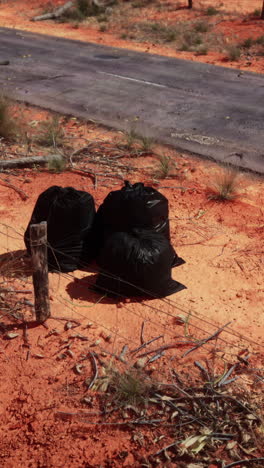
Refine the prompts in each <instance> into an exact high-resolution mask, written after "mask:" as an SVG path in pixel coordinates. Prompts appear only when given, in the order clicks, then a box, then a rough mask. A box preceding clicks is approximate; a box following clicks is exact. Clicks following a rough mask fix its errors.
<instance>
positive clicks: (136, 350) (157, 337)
mask: <svg viewBox="0 0 264 468" xmlns="http://www.w3.org/2000/svg"><path fill="white" fill-rule="evenodd" d="M143 323H144V322H143ZM163 336H164V335H159V336H156V337H155V338H152V339H151V340H149V341H146V342H145V343H143V344H142V345H140V346H139V347H138V348H136V349H133V350H132V351H131V353H137V352H138V351H140V350H141V349H144V348H146V346H148V345H149V344H150V343H153V341H156V340H159V339H160V338H163Z"/></svg>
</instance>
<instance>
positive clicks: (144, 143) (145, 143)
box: [138, 135, 154, 153]
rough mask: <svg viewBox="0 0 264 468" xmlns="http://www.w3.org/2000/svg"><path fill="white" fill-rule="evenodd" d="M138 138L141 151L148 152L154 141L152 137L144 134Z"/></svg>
mask: <svg viewBox="0 0 264 468" xmlns="http://www.w3.org/2000/svg"><path fill="white" fill-rule="evenodd" d="M138 139H139V140H140V143H141V149H142V151H144V153H148V152H150V151H151V149H152V146H153V143H154V140H153V138H151V137H148V136H145V135H139V136H138Z"/></svg>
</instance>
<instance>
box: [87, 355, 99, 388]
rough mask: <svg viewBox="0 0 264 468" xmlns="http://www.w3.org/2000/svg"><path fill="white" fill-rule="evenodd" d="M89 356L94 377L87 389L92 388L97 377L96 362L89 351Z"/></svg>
mask: <svg viewBox="0 0 264 468" xmlns="http://www.w3.org/2000/svg"><path fill="white" fill-rule="evenodd" d="M89 356H91V360H92V366H93V370H94V376H93V378H92V380H91V382H90V384H89V386H88V389H90V388H92V386H93V384H94V382H95V381H96V379H97V377H98V366H97V362H96V359H95V356H94V353H92V352H91V351H90V352H89Z"/></svg>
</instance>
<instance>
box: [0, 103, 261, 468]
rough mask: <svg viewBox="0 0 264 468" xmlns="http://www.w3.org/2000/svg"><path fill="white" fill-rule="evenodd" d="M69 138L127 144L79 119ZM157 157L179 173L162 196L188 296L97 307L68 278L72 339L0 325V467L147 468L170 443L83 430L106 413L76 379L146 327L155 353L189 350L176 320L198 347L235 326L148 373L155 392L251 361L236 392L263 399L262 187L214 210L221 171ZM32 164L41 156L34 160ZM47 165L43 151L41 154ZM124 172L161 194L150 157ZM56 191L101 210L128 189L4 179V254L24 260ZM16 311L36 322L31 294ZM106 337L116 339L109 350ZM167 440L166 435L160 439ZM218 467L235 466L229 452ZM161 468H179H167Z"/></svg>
mask: <svg viewBox="0 0 264 468" xmlns="http://www.w3.org/2000/svg"><path fill="white" fill-rule="evenodd" d="M20 112H21V111H20ZM17 114H18V111H17ZM22 114H23V115H24V118H25V119H26V120H27V121H31V122H36V121H37V120H42V119H44V118H46V115H47V113H46V112H42V111H40V110H38V109H30V108H29V107H26V108H24V109H22ZM64 128H65V130H66V135H67V136H68V138H69V140H70V138H72V137H73V136H75V137H78V138H77V139H76V141H75V147H76V148H77V147H78V146H83V143H81V141H82V140H80V139H79V137H80V136H81V137H83V138H84V137H86V138H88V139H89V140H91V139H96V140H98V138H100V139H101V140H107V141H112V142H113V141H118V140H120V138H121V135H120V134H114V133H113V132H110V131H108V130H106V129H100V128H96V127H95V126H94V125H92V124H87V125H86V124H81V123H78V121H76V119H65V120H64ZM24 150H25V147H24V146H23V145H20V146H18V145H12V146H9V147H7V148H6V151H8V152H9V153H10V154H12V151H13V155H14V156H15V152H17V153H19V152H20V153H21V152H23V151H24ZM155 150H156V151H157V152H160V151H166V153H167V154H169V155H170V156H171V158H172V159H173V160H174V161H175V162H176V163H177V165H178V169H177V170H176V172H175V176H174V177H173V178H170V177H169V178H167V179H164V180H163V181H160V182H159V183H158V184H157V185H156V186H157V187H158V188H159V189H160V191H161V192H162V193H163V194H164V195H166V196H167V197H168V199H169V202H170V220H171V234H172V243H173V245H174V246H175V248H176V250H177V252H178V253H179V255H180V256H182V257H183V258H185V259H186V264H185V265H183V266H181V267H179V268H176V269H175V270H174V271H173V277H174V278H175V279H177V280H179V281H180V282H182V283H183V284H185V285H186V286H187V287H188V289H187V290H185V291H182V292H180V293H178V294H176V295H174V296H172V297H170V298H168V300H164V301H160V300H151V301H144V302H143V303H139V302H133V301H130V300H127V301H123V302H121V303H117V302H116V301H114V300H106V299H102V300H101V302H100V303H96V302H97V301H98V295H97V294H95V293H92V292H90V291H89V290H88V288H87V282H89V281H90V280H91V279H92V277H93V276H94V274H93V273H88V272H81V271H77V272H74V273H72V274H69V275H64V274H63V275H60V276H58V275H56V274H50V275H49V276H50V299H51V310H52V315H53V317H64V318H65V319H68V320H69V321H70V320H77V321H78V322H79V326H78V327H77V328H76V329H69V330H65V328H64V325H65V323H66V321H63V320H59V319H54V318H53V319H49V320H48V322H47V325H48V329H46V328H44V327H42V326H38V327H33V328H31V327H30V326H28V329H27V331H26V332H25V329H24V331H23V328H24V326H23V323H22V328H21V325H19V323H21V322H20V321H17V320H14V319H13V320H11V322H10V320H6V317H5V311H4V310H3V313H2V316H1V321H2V322H1V323H2V324H3V326H7V325H8V324H9V328H8V329H9V330H11V331H12V332H15V333H17V334H18V336H17V337H16V338H14V339H9V340H8V339H7V340H5V339H3V340H2V346H1V361H0V376H1V377H0V395H1V398H0V401H1V405H0V413H1V418H2V425H1V428H0V435H1V443H0V457H1V460H2V461H1V466H3V467H4V468H13V467H14V466H23V468H24V467H32V468H37V467H43V468H44V467H50V468H51V467H52V468H53V467H56V468H57V467H65V466H66V467H70V466H71V467H73V468H79V467H99V466H103V467H107V466H113V467H118V466H124V467H133V466H135V467H137V466H138V467H139V466H143V465H142V456H146V455H149V454H151V453H153V452H155V451H157V450H158V448H159V447H160V448H161V447H162V446H164V445H166V444H169V443H170V442H171V439H170V438H168V437H166V435H165V438H164V440H162V442H161V445H158V446H153V443H152V436H151V431H149V430H148V429H145V428H144V429H140V431H138V430H129V431H127V430H121V429H119V428H116V427H114V428H113V427H112V428H110V427H109V428H105V427H104V426H94V425H92V424H87V423H85V422H82V420H80V418H81V416H80V413H81V414H82V418H83V417H84V416H83V414H89V416H87V418H88V419H89V420H90V421H91V419H92V422H94V421H95V419H94V416H93V414H94V412H95V413H96V411H98V405H97V403H96V401H97V399H96V398H97V397H96V394H94V393H93V392H88V395H89V396H91V398H92V404H91V407H89V406H88V408H87V405H85V404H84V403H82V402H81V400H82V398H83V396H84V395H87V390H86V389H85V386H84V380H85V379H86V378H90V376H91V372H92V369H91V366H90V363H89V361H85V367H84V371H83V374H82V375H76V373H75V372H74V366H75V364H77V363H79V362H80V360H81V358H82V356H83V355H85V354H87V352H88V351H89V350H92V351H96V352H97V353H99V355H100V356H102V358H103V359H105V358H106V357H107V356H108V354H106V353H114V354H115V355H117V354H119V353H120V351H121V349H122V347H123V346H124V345H128V346H129V349H132V348H135V347H137V346H139V344H140V340H139V338H140V330H141V325H142V322H143V321H145V340H149V339H152V338H153V337H156V336H158V335H160V334H162V335H163V338H162V339H161V340H159V341H158V343H159V344H157V345H155V343H154V344H153V345H152V346H153V349H155V348H156V347H157V348H158V347H159V346H161V345H162V344H168V343H173V342H175V340H176V341H186V336H184V326H183V325H179V324H177V321H176V320H175V316H178V315H181V314H182V315H185V316H186V315H188V314H190V320H189V333H191V334H192V335H193V336H195V338H204V337H207V336H208V335H210V334H212V333H213V332H214V331H215V330H216V329H217V328H218V327H220V326H222V325H224V324H226V323H227V322H229V321H231V324H230V325H229V327H228V329H227V330H226V331H225V332H223V333H222V334H221V335H220V338H219V339H218V340H217V343H216V342H215V341H213V342H212V344H210V343H208V344H207V345H206V346H204V347H203V348H201V349H200V350H198V351H197V352H195V353H191V354H190V355H189V356H188V357H186V358H182V357H181V356H182V354H183V352H184V351H185V350H186V349H189V347H190V346H187V348H185V347H183V348H182V347H181V345H178V347H177V348H176V349H172V350H168V351H167V352H166V355H165V357H163V358H162V359H159V360H158V361H155V362H154V363H153V364H152V365H150V366H149V372H150V373H151V375H152V378H154V379H157V380H159V381H160V380H162V381H166V380H167V378H168V377H169V373H170V371H172V370H173V369H175V368H176V369H177V370H178V371H179V370H180V372H181V375H183V376H184V375H186V376H187V375H193V376H195V372H194V361H195V360H196V361H197V360H199V361H200V362H206V359H209V362H214V358H213V356H214V355H217V360H216V362H215V364H213V365H215V366H216V371H217V372H219V369H220V368H221V367H222V370H221V372H222V371H223V365H224V363H232V362H236V359H237V355H238V353H239V352H241V351H245V350H248V352H249V353H250V363H251V369H252V371H251V373H252V375H251V376H250V375H248V374H243V373H242V374H241V376H240V380H239V385H240V386H241V385H242V387H245V388H248V389H250V392H251V394H252V395H253V394H255V393H256V395H257V394H258V392H259V390H260V388H259V386H260V383H257V382H256V380H255V378H253V377H254V375H255V374H256V375H257V374H258V373H259V370H258V369H260V368H261V366H262V367H263V362H264V361H263V326H264V316H263V299H264V295H263V289H262V288H263V281H262V279H263V275H262V271H263V229H264V224H263V203H264V197H263V182H262V180H261V179H258V178H257V177H253V176H251V175H246V174H240V176H239V189H240V190H241V193H242V196H241V197H240V198H239V199H237V200H236V201H233V202H226V203H219V202H216V201H213V200H211V201H210V200H208V197H207V190H208V186H210V185H211V183H212V182H213V181H214V180H215V178H216V175H217V173H218V172H219V171H220V169H219V168H218V167H217V165H216V164H214V163H212V162H209V161H208V162H201V161H199V160H198V159H194V158H191V157H189V156H187V155H182V154H179V153H176V152H175V151H173V150H171V149H168V148H167V149H166V148H165V149H164V148H160V147H158V146H157V147H156V148H155ZM33 152H34V154H35V150H34V148H33ZM46 152H47V150H46ZM40 153H41V151H36V154H40ZM42 153H45V150H43V151H42ZM14 156H13V157H14ZM5 157H6V156H5ZM120 161H122V163H123V164H124V165H128V166H129V165H132V166H133V168H134V169H133V171H132V172H130V173H126V171H125V169H124V170H122V176H123V177H124V178H126V177H129V178H130V180H131V181H132V182H136V181H138V180H141V181H146V182H147V183H152V184H153V183H155V181H153V176H152V174H153V168H154V167H155V165H156V164H157V160H156V159H155V157H154V156H153V155H148V156H141V157H139V158H133V159H131V157H129V155H127V157H124V158H122V159H121V160H120ZM77 167H81V168H86V169H88V170H89V168H90V167H91V168H93V169H94V165H91V164H89V162H88V161H87V160H86V159H85V158H84V159H82V160H81V161H79V162H76V166H75V168H77ZM114 173H116V172H115V171H114ZM6 182H7V183H9V184H10V183H11V184H13V185H14V186H16V187H17V188H19V189H21V190H23V192H25V193H26V194H27V195H28V198H27V199H26V200H23V199H21V196H20V195H19V193H17V192H16V191H14V190H13V189H12V188H10V187H6V186H4V183H6ZM53 184H58V185H62V186H68V185H71V186H74V187H75V188H77V189H81V190H87V191H89V192H90V193H91V194H92V195H93V196H94V198H95V200H96V203H97V205H98V204H100V203H101V202H102V200H103V199H104V197H105V196H106V195H107V194H108V192H109V191H110V189H111V188H119V187H120V186H121V185H122V184H121V182H119V181H117V179H116V178H111V177H109V178H103V177H101V178H100V177H99V178H98V185H97V188H95V187H94V181H93V179H92V178H90V177H89V175H88V176H87V175H84V174H78V173H77V172H76V171H75V172H74V171H73V172H72V171H66V172H64V173H60V174H54V173H50V172H48V171H46V170H40V169H37V168H36V169H24V170H12V171H9V173H6V174H2V175H1V180H0V196H1V206H0V213H1V229H0V252H1V253H2V254H6V253H7V252H18V254H19V251H20V250H21V249H24V244H23V233H24V230H25V228H26V226H27V223H28V220H29V218H30V215H31V212H32V209H33V207H34V204H35V202H36V199H37V197H38V195H39V194H40V193H41V192H42V191H43V190H45V189H46V188H48V187H49V186H50V185H53ZM177 187H183V188H182V189H179V188H177ZM184 188H185V189H186V188H187V189H188V190H184ZM5 265H6V266H5ZM8 265H9V267H8ZM8 268H9V269H8ZM1 273H2V275H3V277H4V278H5V281H6V284H7V285H8V286H9V287H12V288H13V289H15V290H22V291H23V290H26V291H32V282H31V277H30V276H29V277H28V276H27V275H26V270H25V268H24V267H23V265H22V264H21V263H19V262H18V264H17V265H15V266H14V262H13V264H11V263H10V257H9V262H7V263H5V262H4V257H1ZM18 299H20V300H21V301H22V302H21V310H20V313H23V314H24V316H25V317H26V318H27V320H30V319H31V318H32V315H31V307H30V305H29V304H28V303H25V300H26V301H28V300H29V301H30V302H32V301H33V297H32V293H30V292H25V293H23V292H20V293H17V294H16V300H18ZM4 330H5V329H4ZM185 332H186V331H185ZM6 333H7V332H6ZM78 334H80V335H82V336H85V337H86V338H87V339H88V341H82V339H81V338H78V336H76V335H78ZM109 335H111V338H108V336H109ZM5 336H6V334H4V335H3V338H5ZM70 342H72V346H71V348H70V349H71V353H72V354H69V355H68V354H67V355H66V356H65V358H64V359H60V358H59V356H60V355H61V354H62V352H63V348H64V347H65V346H66V345H67V344H69V343H70ZM64 349H65V348H64ZM131 359H132V358H131V357H128V364H129V365H131V364H132V363H133V360H131ZM212 359H213V361H212ZM176 363H177V365H176ZM219 366H220V367H219ZM252 376H253V377H252ZM252 378H253V381H252ZM95 410H96V411H95ZM61 411H62V412H63V411H64V412H65V411H66V412H67V413H75V414H76V413H78V414H79V416H77V419H76V417H75V416H73V417H72V418H71V416H69V415H68V416H66V420H63V421H62V420H61V418H62V417H63V415H61V413H59V412H61ZM138 432H140V434H141V435H139V434H138ZM142 434H143V436H142ZM155 434H156V433H155ZM159 435H163V431H162V429H161V430H160V431H159ZM141 436H142V437H143V442H142V443H143V445H142V446H141V445H140V444H139V442H135V438H136V437H141ZM137 440H138V439H137ZM223 450H224V447H223ZM257 455H258V456H260V455H261V454H260V455H259V454H257ZM139 456H140V457H141V458H140V460H141V461H140V462H139V461H138V457H139ZM222 457H224V458H226V459H227V460H228V453H227V452H226V451H225V450H224V451H223V453H222ZM162 466H178V465H176V464H171V465H169V464H168V465H166V464H165V463H164V464H162ZM180 466H181V465H179V467H180ZM202 466H203V465H202ZM204 466H205V465H204Z"/></svg>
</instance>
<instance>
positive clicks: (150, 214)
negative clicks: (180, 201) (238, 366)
mask: <svg viewBox="0 0 264 468" xmlns="http://www.w3.org/2000/svg"><path fill="white" fill-rule="evenodd" d="M133 228H143V229H153V230H154V231H155V232H157V233H160V234H162V235H164V236H165V237H166V239H168V240H169V241H170V225H169V206H168V200H167V198H166V197H164V195H162V194H161V193H160V192H158V191H157V190H156V189H154V188H152V187H146V186H145V185H144V184H143V183H141V182H140V183H136V184H134V185H132V184H130V183H129V182H128V181H125V186H124V187H123V188H122V189H121V190H116V191H113V192H110V193H109V194H108V196H107V197H106V198H105V200H104V202H103V203H102V205H101V206H100V207H99V209H98V211H97V214H96V231H97V236H98V238H97V239H98V249H99V250H100V248H101V247H102V246H103V244H104V242H105V240H106V239H107V237H108V236H109V235H110V234H112V233H114V232H125V231H126V232H130V231H131V230H132V229H133ZM183 263H185V262H184V260H183V259H182V258H180V257H178V255H177V254H176V252H175V251H174V257H173V262H172V266H178V265H182V264H183Z"/></svg>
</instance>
